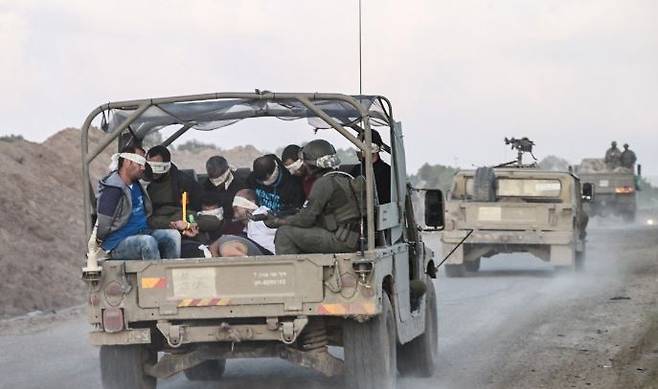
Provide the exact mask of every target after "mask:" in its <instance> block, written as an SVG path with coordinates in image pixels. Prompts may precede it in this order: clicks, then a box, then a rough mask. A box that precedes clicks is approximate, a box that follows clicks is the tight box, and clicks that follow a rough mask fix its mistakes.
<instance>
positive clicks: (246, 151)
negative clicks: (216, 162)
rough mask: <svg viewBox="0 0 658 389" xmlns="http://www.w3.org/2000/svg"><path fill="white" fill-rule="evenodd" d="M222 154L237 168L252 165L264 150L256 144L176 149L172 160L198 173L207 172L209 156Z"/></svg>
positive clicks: (172, 154) (177, 164)
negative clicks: (256, 146) (229, 147)
mask: <svg viewBox="0 0 658 389" xmlns="http://www.w3.org/2000/svg"><path fill="white" fill-rule="evenodd" d="M215 155H221V156H222V157H224V158H226V160H227V161H228V162H229V163H230V164H231V165H232V166H233V167H236V168H240V167H249V168H250V167H251V166H252V163H253V161H254V159H256V158H258V157H260V156H261V155H263V152H261V151H259V150H258V149H256V148H255V147H254V146H238V147H234V148H232V149H227V150H223V149H212V148H202V149H199V150H194V151H191V150H183V151H180V150H174V151H172V153H171V160H172V161H173V162H174V163H175V164H176V166H179V167H185V168H187V169H194V170H195V171H196V172H197V173H205V172H206V161H207V160H208V158H210V157H212V156H215Z"/></svg>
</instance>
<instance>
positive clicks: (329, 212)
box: [274, 171, 365, 254]
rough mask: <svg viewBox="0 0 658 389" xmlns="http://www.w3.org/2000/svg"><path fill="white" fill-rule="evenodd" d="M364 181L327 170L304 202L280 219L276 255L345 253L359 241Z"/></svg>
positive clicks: (356, 246) (276, 238) (356, 245)
mask: <svg viewBox="0 0 658 389" xmlns="http://www.w3.org/2000/svg"><path fill="white" fill-rule="evenodd" d="M363 188H365V183H364V182H363V181H362V180H361V179H353V178H352V177H350V176H349V175H347V174H344V173H340V172H336V171H330V172H329V173H326V174H324V175H323V176H321V177H319V178H318V179H317V180H316V181H315V183H314V184H313V188H312V189H311V193H310V194H309V198H308V204H307V206H306V207H304V208H302V209H301V210H300V211H299V212H298V213H297V214H296V215H293V216H289V217H287V218H285V219H284V222H283V223H282V224H283V225H281V226H280V227H279V229H278V230H277V233H276V237H275V240H274V243H275V246H276V253H277V254H300V253H346V252H353V251H356V250H357V248H358V243H359V236H360V235H359V230H360V223H361V216H362V215H363V204H362V203H361V202H362V201H361V199H363V198H364V196H363Z"/></svg>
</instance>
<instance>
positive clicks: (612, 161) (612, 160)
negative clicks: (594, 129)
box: [605, 141, 621, 169]
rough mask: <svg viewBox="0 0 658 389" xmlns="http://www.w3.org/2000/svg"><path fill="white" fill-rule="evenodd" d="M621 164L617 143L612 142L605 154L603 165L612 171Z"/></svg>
mask: <svg viewBox="0 0 658 389" xmlns="http://www.w3.org/2000/svg"><path fill="white" fill-rule="evenodd" d="M620 163H621V151H619V149H618V148H617V142H615V141H612V143H611V144H610V148H609V149H608V151H606V152H605V164H606V165H608V167H609V168H611V169H614V168H616V167H619V165H620Z"/></svg>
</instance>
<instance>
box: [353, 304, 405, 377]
mask: <svg viewBox="0 0 658 389" xmlns="http://www.w3.org/2000/svg"><path fill="white" fill-rule="evenodd" d="M382 305H383V310H382V313H381V314H380V315H378V316H375V317H373V318H372V319H370V320H368V321H366V322H365V323H359V322H357V321H356V320H345V322H344V324H343V347H344V349H345V383H346V387H347V388H349V389H394V388H395V381H396V374H397V363H396V362H397V360H396V351H397V350H396V349H397V338H396V332H397V331H396V328H395V316H394V313H393V307H392V306H391V302H390V300H389V298H388V295H387V294H386V293H384V295H383V297H382Z"/></svg>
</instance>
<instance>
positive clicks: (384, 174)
mask: <svg viewBox="0 0 658 389" xmlns="http://www.w3.org/2000/svg"><path fill="white" fill-rule="evenodd" d="M361 166H362V165H361V164H359V165H357V166H355V167H354V169H352V171H351V172H350V174H351V175H353V176H354V177H357V176H361V175H363V176H365V174H362V173H361ZM372 170H373V171H374V172H375V184H376V186H377V199H378V201H379V204H386V203H390V202H391V166H390V165H389V164H387V163H386V162H384V161H382V160H381V158H380V159H378V160H377V162H375V163H373V164H372Z"/></svg>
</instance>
